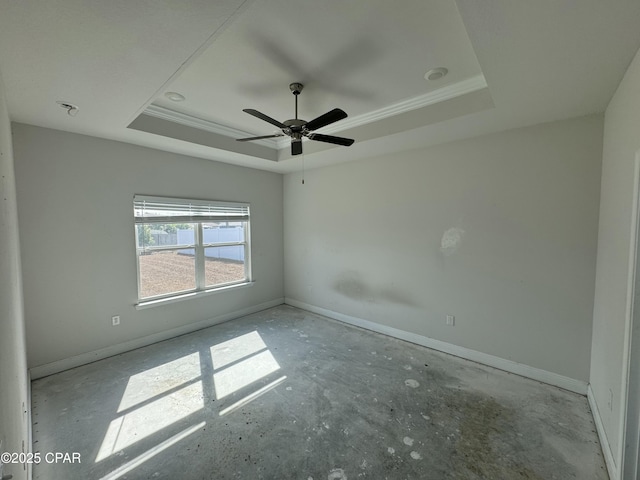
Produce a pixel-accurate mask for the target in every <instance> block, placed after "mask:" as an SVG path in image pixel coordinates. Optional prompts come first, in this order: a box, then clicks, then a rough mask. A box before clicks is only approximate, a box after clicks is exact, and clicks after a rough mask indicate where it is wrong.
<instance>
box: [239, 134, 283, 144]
mask: <svg viewBox="0 0 640 480" xmlns="http://www.w3.org/2000/svg"><path fill="white" fill-rule="evenodd" d="M275 137H284V134H282V133H276V134H275V135H262V136H261V137H247V138H236V142H249V141H251V140H262V139H263V138H275Z"/></svg>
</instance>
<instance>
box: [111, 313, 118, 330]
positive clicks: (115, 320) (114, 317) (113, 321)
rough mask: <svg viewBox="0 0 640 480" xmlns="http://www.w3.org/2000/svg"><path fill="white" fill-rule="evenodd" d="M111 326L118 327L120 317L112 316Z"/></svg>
mask: <svg viewBox="0 0 640 480" xmlns="http://www.w3.org/2000/svg"><path fill="white" fill-rule="evenodd" d="M111 325H113V326H114V327H116V326H118V325H120V315H114V316H113V317H111Z"/></svg>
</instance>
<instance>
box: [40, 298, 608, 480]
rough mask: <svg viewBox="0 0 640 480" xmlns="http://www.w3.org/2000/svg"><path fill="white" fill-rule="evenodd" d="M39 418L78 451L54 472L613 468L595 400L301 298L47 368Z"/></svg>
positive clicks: (211, 474)
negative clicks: (318, 309) (301, 304)
mask: <svg viewBox="0 0 640 480" xmlns="http://www.w3.org/2000/svg"><path fill="white" fill-rule="evenodd" d="M33 415H34V417H33V418H34V452H40V453H41V454H42V456H43V458H46V457H45V455H46V454H48V453H53V452H62V453H65V452H67V453H69V454H71V455H72V454H73V453H77V454H79V456H80V459H81V463H63V461H62V460H64V459H61V461H60V462H59V463H47V462H45V461H43V462H42V463H40V464H39V465H36V466H35V468H34V478H36V479H42V480H58V479H60V480H63V479H64V480H75V479H82V480H92V479H100V480H106V479H109V480H115V479H185V480H192V479H193V480H201V479H216V480H219V479H301V480H309V479H313V480H319V479H322V480H325V479H326V480H343V479H351V480H354V479H358V478H371V479H376V480H377V479H434V480H436V479H437V480H439V479H469V480H472V479H473V480H476V479H490V480H497V479H505V480H516V479H528V480H542V479H544V480H549V479H562V480H565V479H572V478H575V479H580V480H588V479H603V480H604V479H607V474H606V470H605V466H604V463H603V458H602V455H601V450H600V445H599V443H598V440H597V437H596V433H595V432H594V430H595V428H594V424H593V420H592V417H591V413H590V411H589V407H588V405H587V401H586V399H585V398H584V397H582V396H580V395H576V394H573V393H569V392H567V391H564V390H561V389H558V388H555V387H550V386H548V385H544V384H541V383H538V382H535V381H531V380H527V379H524V378H521V377H518V376H516V375H511V374H508V373H505V372H502V371H499V370H495V369H492V368H488V367H484V366H481V365H478V364H475V363H472V362H468V361H465V360H461V359H458V358H456V357H452V356H449V355H445V354H441V353H438V352H434V351H432V350H428V349H426V348H423V347H419V346H416V345H413V344H409V343H406V342H402V341H399V340H395V339H392V338H388V337H385V336H383V335H378V334H375V333H371V332H367V331H364V330H360V329H356V328H352V327H349V326H346V325H343V324H340V323H337V322H334V321H331V320H328V319H326V318H323V317H320V316H317V315H314V314H311V313H308V312H305V311H303V310H298V309H295V308H292V307H288V306H281V307H276V308H273V309H270V310H266V311H264V312H260V313H257V314H254V315H250V316H247V317H244V318H242V319H238V320H234V321H232V322H229V323H225V324H222V325H218V326H215V327H211V328H208V329H206V330H202V331H199V332H196V333H193V334H190V335H185V336H182V337H179V338H175V339H172V340H169V341H166V342H162V343H159V344H156V345H152V346H149V347H146V348H142V349H138V350H136V351H133V352H129V353H126V354H122V355H119V356H116V357H112V358H109V359H106V360H102V361H99V362H96V363H93V364H90V365H86V366H83V367H79V368H75V369H73V370H69V371H66V372H63V373H59V374H57V375H53V376H50V377H47V378H43V379H40V380H37V381H35V382H33ZM52 458H54V457H51V456H49V459H52ZM67 460H69V461H71V460H72V457H70V458H68V459H67Z"/></svg>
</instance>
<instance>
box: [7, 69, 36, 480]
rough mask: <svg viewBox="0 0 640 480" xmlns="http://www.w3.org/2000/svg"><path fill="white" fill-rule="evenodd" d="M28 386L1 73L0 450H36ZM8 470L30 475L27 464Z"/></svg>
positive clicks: (19, 475)
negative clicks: (31, 438) (30, 426)
mask: <svg viewBox="0 0 640 480" xmlns="http://www.w3.org/2000/svg"><path fill="white" fill-rule="evenodd" d="M28 388H29V387H28V381H27V365H26V352H25V335H24V314H23V300H22V278H21V273H20V247H19V241H18V215H17V209H16V186H15V176H14V166H13V152H12V146H11V125H10V123H9V114H8V112H7V105H6V102H5V97H4V88H3V84H2V78H1V76H0V444H1V445H0V452H24V451H27V452H28V451H31V446H30V445H29V441H28V425H27V423H28V416H27V411H28V410H29V409H30V405H29V404H28V401H27V400H28ZM4 468H5V470H4V474H5V475H7V474H12V475H13V478H14V479H16V480H18V479H26V478H27V472H26V470H25V469H24V467H23V466H22V465H5V467H4Z"/></svg>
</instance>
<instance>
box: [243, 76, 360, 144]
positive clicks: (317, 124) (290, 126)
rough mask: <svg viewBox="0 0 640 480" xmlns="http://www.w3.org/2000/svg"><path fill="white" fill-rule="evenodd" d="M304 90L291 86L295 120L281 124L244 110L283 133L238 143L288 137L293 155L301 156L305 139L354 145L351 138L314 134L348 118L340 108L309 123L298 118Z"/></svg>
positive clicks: (301, 85) (250, 109)
mask: <svg viewBox="0 0 640 480" xmlns="http://www.w3.org/2000/svg"><path fill="white" fill-rule="evenodd" d="M303 88H304V85H303V84H301V83H298V82H294V83H291V84H290V85H289V90H291V93H292V94H293V95H294V97H295V99H296V103H295V118H292V119H289V120H285V121H284V122H279V121H278V120H276V119H274V118H271V117H269V116H268V115H265V114H264V113H262V112H259V111H257V110H254V109H252V108H245V109H244V110H243V112H246V113H248V114H249V115H253V116H254V117H256V118H259V119H260V120H263V121H265V122H267V123H270V124H271V125H275V126H276V127H278V128H279V129H280V130H282V133H276V134H273V135H262V136H259V137H248V138H238V139H236V140H237V141H238V142H247V141H251V140H261V139H263V138H275V137H284V136H285V135H286V136H288V137H291V155H300V154H301V153H302V138H303V137H306V138H308V139H309V140H316V141H318V142H325V143H331V144H334V145H342V146H345V147H348V146H350V145H353V142H354V140H353V139H351V138H344V137H335V136H333V135H322V134H319V133H313V132H314V130H317V129H319V128H322V127H325V126H327V125H330V124H332V123H335V122H337V121H339V120H342V119H344V118H347V114H346V113H345V112H344V111H343V110H341V109H339V108H334V109H333V110H331V111H329V112H327V113H325V114H323V115H320V116H319V117H316V118H314V119H313V120H311V121H309V122H307V121H305V120H302V119H299V118H298V95H300V93H301V92H302V89H303Z"/></svg>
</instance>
